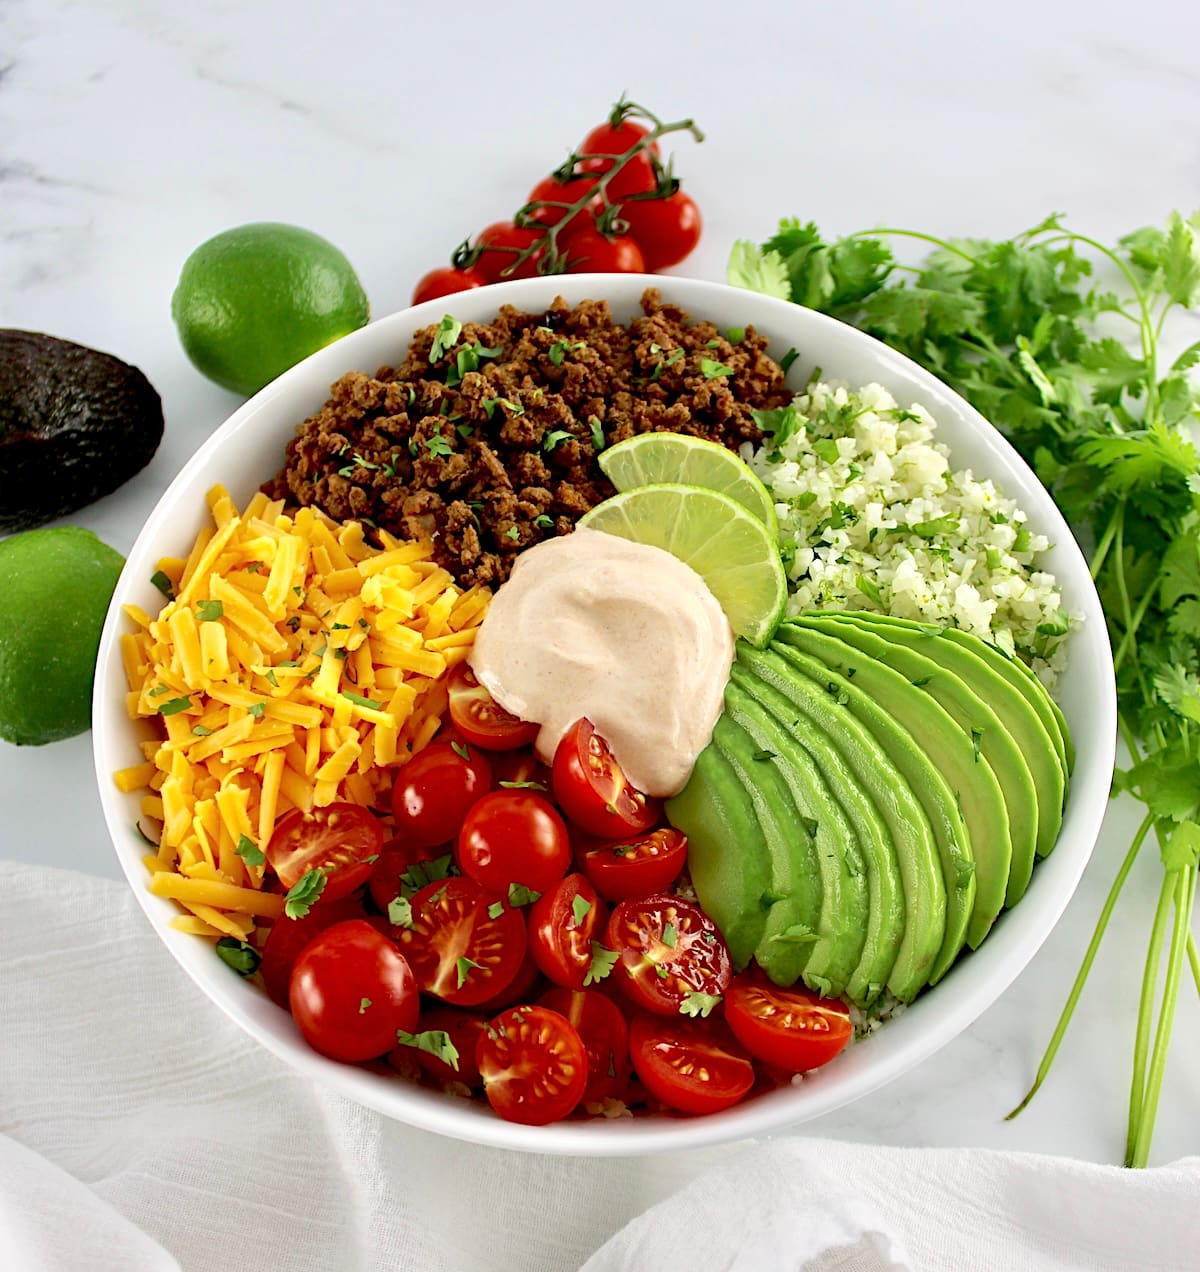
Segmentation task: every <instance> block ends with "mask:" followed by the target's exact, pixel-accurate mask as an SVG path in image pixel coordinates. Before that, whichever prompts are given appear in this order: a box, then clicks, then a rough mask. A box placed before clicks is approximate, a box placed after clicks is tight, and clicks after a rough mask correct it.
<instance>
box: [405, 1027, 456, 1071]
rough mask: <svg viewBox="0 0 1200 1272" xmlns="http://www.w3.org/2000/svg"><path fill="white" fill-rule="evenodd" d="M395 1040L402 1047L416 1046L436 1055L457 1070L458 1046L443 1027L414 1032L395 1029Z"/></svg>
mask: <svg viewBox="0 0 1200 1272" xmlns="http://www.w3.org/2000/svg"><path fill="white" fill-rule="evenodd" d="M396 1042H397V1043H398V1044H399V1045H400V1046H402V1047H416V1049H417V1050H418V1051H424V1052H426V1053H427V1054H428V1055H431V1056H436V1057H437V1058H438V1059H439V1060H441V1061H442V1062H443V1063H444V1064H448V1065H449V1066H450V1067H451V1068H452V1069H454V1070H455V1071H456V1072H457V1070H458V1048H457V1047H456V1046H455V1045H454V1043H453V1042H451V1041H450V1035H449V1034H448V1033H447V1032H446V1031H445V1030H444V1029H425V1030H423V1031H422V1032H421V1033H415V1034H414V1033H407V1032H406V1031H405V1030H403V1029H397V1030H396Z"/></svg>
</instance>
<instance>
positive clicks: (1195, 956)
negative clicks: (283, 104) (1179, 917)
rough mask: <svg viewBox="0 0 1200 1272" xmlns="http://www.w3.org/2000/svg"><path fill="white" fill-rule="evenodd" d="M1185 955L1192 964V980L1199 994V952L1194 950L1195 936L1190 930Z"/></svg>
mask: <svg viewBox="0 0 1200 1272" xmlns="http://www.w3.org/2000/svg"><path fill="white" fill-rule="evenodd" d="M1187 956H1188V962H1189V963H1190V964H1191V966H1192V980H1194V981H1195V982H1196V993H1198V994H1200V953H1197V952H1196V938H1195V937H1194V936H1193V935H1192V934H1191V933H1190V932H1189V933H1188V939H1187Z"/></svg>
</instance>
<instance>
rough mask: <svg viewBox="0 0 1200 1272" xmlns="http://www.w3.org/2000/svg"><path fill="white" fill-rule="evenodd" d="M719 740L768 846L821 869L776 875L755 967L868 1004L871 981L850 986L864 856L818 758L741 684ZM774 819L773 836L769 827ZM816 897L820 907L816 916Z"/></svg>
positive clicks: (729, 696)
mask: <svg viewBox="0 0 1200 1272" xmlns="http://www.w3.org/2000/svg"><path fill="white" fill-rule="evenodd" d="M739 735H740V736H739ZM713 741H715V742H716V743H717V745H718V746H719V747H721V748H722V749H723V750H724V749H725V747H726V745H728V748H729V749H728V750H726V751H725V754H726V757H727V758H728V759H729V761H730V763H731V764H733V766H734V767H735V768H736V769H737V770H738V772H739V774H740V776H741V778H742V780H743V781H744V782H745V783H746V786H747V788H748V789H749V790H750V791H751V800H752V801H753V802H754V805H755V809H756V811H759V820H760V822H761V823H762V825H763V828H764V831H766V832H767V841H768V844H771V843H772V842H773V841H775V842H776V844H777V846H776V847H774V848H773V851H774V852H776V853H778V852H779V851H781V850H782V851H783V852H784V853H785V854H787V855H788V856H789V857H790V856H792V855H793V854H795V856H796V858H797V859H799V860H801V861H804V860H806V861H807V862H810V863H811V865H810V866H809V867H808V868H809V871H810V872H811V874H815V875H816V878H815V879H814V878H811V876H810V877H809V878H805V877H804V876H803V875H801V876H800V877H798V878H797V877H796V875H797V872H795V871H792V872H791V873H792V875H793V878H792V880H790V881H789V880H788V879H787V878H786V875H785V872H783V871H781V872H780V877H779V879H778V882H777V885H776V886H777V888H778V891H779V893H780V894H781V895H780V896H779V899H778V900H776V901H775V902H774V904H773V905H772V906H771V908H770V910H769V911H768V912H767V924H766V927H765V929H764V930H763V939H762V941H761V942H760V944H759V947H758V949H757V950H756V951H755V958H756V959H757V960H758V964H759V966H760V967H761V968H762V969H763V971H765V972H766V973H767V975H768V976H770V977H771V979H772V980H774V981H775V982H776V983H778V984H791V983H792V982H794V981H795V979H796V977H797V975H803V977H804V982H805V984H806V985H808V987H809V988H810V989H814V990H816V991H817V992H818V993H820V994H821V995H822V996H823V997H830V996H836V995H840V994H843V993H845V994H846V995H847V996H848V997H849V998H850V999H851V1000H852V1001H854V1002H862V1001H863V1000H864V998H865V987H866V983H867V982H866V981H865V980H863V981H862V982H861V983H860V984H858V985H856V986H854V987H852V986H851V982H852V981H853V979H854V974H855V971H856V969H857V968H858V966H859V963H860V962H861V961H862V954H863V949H864V947H865V944H866V941H867V940H868V937H869V935H870V934H871V928H872V923H871V915H870V908H869V907H870V896H869V893H868V891H867V880H866V867H865V864H864V862H863V859H862V853H861V852H860V851H859V847H858V843H857V840H856V837H855V834H854V830H853V828H852V827H851V826H850V824H849V822H848V821H847V819H846V815H845V813H844V812H843V810H842V807H841V805H840V804H839V803H838V801H837V800H836V799H835V798H834V796H833V794H832V793H831V792H830V790H829V788H828V787H827V786H826V784H825V781H824V779H823V778H822V777H821V774H820V771H819V770H818V769H817V766H816V765H815V764H814V763H813V759H812V756H811V755H809V754H808V752H807V751H805V750H804V748H803V747H800V746H796V745H795V744H794V743H791V744H790V745H789V743H790V739H789V738H788V737H787V735H786V734H785V733H783V731H782V730H781V729H779V728H778V726H776V725H775V724H774V722H773V721H772V719H771V716H770V715H769V714H768V713H767V712H766V711H764V710H763V708H762V707H761V706H759V705H758V703H756V702H755V701H754V699H753V698H752V697H751V696H750V695H749V694H747V693H746V692H745V691H744V690H743V689H742V688H741V687H740V686H738V685H737V684H730V685H729V686H728V687H727V688H726V690H725V715H724V716H722V718H721V719H720V720H718V721H717V727H716V728H715V729H714V730H713ZM772 823H774V824H775V825H774V827H773V829H774V833H772V829H768V827H771V824H772ZM780 840H782V843H779V841H780ZM813 884H816V885H817V886H816V887H813ZM798 885H799V886H798ZM814 895H815V897H816V898H817V899H818V900H819V905H820V909H819V913H818V914H816V915H814V913H813V909H812V905H811V900H812V898H813V897H814ZM814 918H815V920H816V921H815V923H814ZM813 935H815V936H816V940H815V941H813V940H811V939H810V938H811V936H813ZM875 939H876V940H877V939H878V938H877V936H876V938H875Z"/></svg>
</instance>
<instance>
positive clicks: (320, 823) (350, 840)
mask: <svg viewBox="0 0 1200 1272" xmlns="http://www.w3.org/2000/svg"><path fill="white" fill-rule="evenodd" d="M382 846H383V827H382V826H381V825H380V823H379V819H378V818H377V817H375V816H374V815H373V814H372V813H371V812H370V810H369V809H366V808H364V807H363V806H362V805H361V804H350V803H345V802H338V803H335V804H326V805H325V807H324V808H314V809H312V811H311V812H305V811H304V810H303V809H300V808H294V809H292V811H291V812H290V813H285V814H284V815H283V816H282V817H281V818H280V819H279V821H278V822H276V824H275V829H274V830H273V831H272V832H271V838H270V841H269V842H268V844H267V846H266V849H265V851H266V854H267V861H268V862H270V864H271V869H272V870H274V871H275V873H276V875H277V876H278V877H279V882H280V883H281V884H283V886H284V887H285V888H291V887H294V886H295V885H296V884H297V883H298V882H299V881H300V879H301V878H303V876H304V875H305V874H307V873H308V871H310V870H323V871H324V872H325V889H324V891H323V893H322V896H323V897H324V899H325V900H326V901H336V900H337V898H338V897H344V896H347V895H348V894H349V893H351V892H353V891H354V889H355V888H357V887H359V886H360V885H361V884H364V883H366V881H367V877H368V876H369V875H370V873H371V866H372V865H373V864H374V862H373V861H372V860H368V858H374V857H376V856H377V855H378V854H379V850H380V848H381V847H382Z"/></svg>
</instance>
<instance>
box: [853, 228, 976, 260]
mask: <svg viewBox="0 0 1200 1272" xmlns="http://www.w3.org/2000/svg"><path fill="white" fill-rule="evenodd" d="M884 234H891V235H894V236H895V237H896V238H909V239H918V240H920V242H922V243H931V244H932V245H933V246H934V247H937V248H940V249H941V250H942V251H943V252H949V253H950V254H951V255H952V256H959V257H961V258H962V259H963V260H964V261H970V263H971V264H972V265H977V264H978V263H979V262H978V261H977V260H976V259H975V257H974V256H972V255H970V253H969V252H964V251H963V250H962V248H960V247H955V246H954V244H953V243H947V242H946V240H945V239H940V238H938V237H937V236H936V235H933V234H920V233H918V232H917V231H916V230H898V229H895V228H893V227H891V226H885V227H883V228H881V229H877V230H859V231H857V232H856V233H854V234H847V235H846V237H845V239H843V242H846V241H848V240H850V239H860V238H878V237H880V236H881V235H884Z"/></svg>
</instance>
